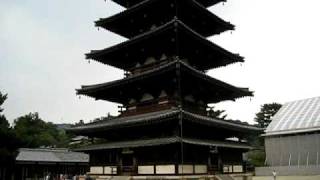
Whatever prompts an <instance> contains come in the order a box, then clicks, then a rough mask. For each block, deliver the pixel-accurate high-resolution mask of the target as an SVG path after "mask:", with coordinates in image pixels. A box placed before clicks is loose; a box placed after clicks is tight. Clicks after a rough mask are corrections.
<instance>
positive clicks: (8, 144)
mask: <svg viewBox="0 0 320 180" xmlns="http://www.w3.org/2000/svg"><path fill="white" fill-rule="evenodd" d="M6 99H7V95H6V94H5V95H3V94H2V93H1V92H0V142H1V143H0V167H1V168H2V169H4V171H6V177H3V176H2V178H4V179H9V178H10V177H9V176H10V174H11V173H12V171H13V167H14V160H15V155H16V150H17V149H18V147H19V146H20V144H21V143H20V141H19V139H18V138H17V137H16V136H15V133H14V131H13V130H12V128H11V127H10V124H9V122H8V121H7V119H6V117H5V115H4V114H2V112H3V108H2V105H3V103H4V102H5V101H6ZM0 178H1V177H0Z"/></svg>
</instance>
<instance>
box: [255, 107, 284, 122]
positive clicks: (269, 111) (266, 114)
mask: <svg viewBox="0 0 320 180" xmlns="http://www.w3.org/2000/svg"><path fill="white" fill-rule="evenodd" d="M281 106H282V105H281V104H279V103H270V104H264V105H262V106H261V108H260V111H259V112H258V113H257V114H256V117H255V118H254V121H256V122H257V123H258V126H259V127H261V128H266V127H267V126H268V125H269V124H270V122H271V118H272V117H273V116H274V115H275V114H276V113H277V112H278V110H279V109H280V108H281Z"/></svg>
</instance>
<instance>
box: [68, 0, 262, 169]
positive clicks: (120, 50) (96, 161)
mask: <svg viewBox="0 0 320 180" xmlns="http://www.w3.org/2000/svg"><path fill="white" fill-rule="evenodd" d="M221 1H223V0H145V1H142V0H114V2H117V3H119V4H120V5H122V6H124V7H126V8H128V9H127V10H125V11H123V12H121V13H119V14H116V15H114V16H112V17H109V18H104V19H100V20H98V21H96V26H98V27H102V28H105V29H107V30H110V31H112V32H115V33H117V34H120V35H122V36H124V37H127V38H130V39H129V40H127V41H125V42H123V43H121V44H118V45H115V46H112V47H109V48H106V49H102V50H94V51H91V52H90V53H88V54H86V57H87V58H88V59H93V60H96V61H98V62H101V63H103V64H108V65H111V66H114V67H117V68H120V69H123V70H124V71H125V78H124V79H120V80H117V81H112V82H107V83H102V84H97V85H89V86H82V87H81V89H77V94H78V95H86V96H90V97H93V98H95V99H96V100H106V101H111V102H115V103H119V104H122V106H121V107H120V115H119V116H118V117H116V118H114V119H108V120H104V121H99V122H94V123H89V124H85V125H82V126H77V127H73V128H71V129H69V130H68V131H69V132H72V133H75V134H77V135H83V136H88V137H90V138H99V139H104V142H103V143H99V144H92V145H89V146H86V147H81V148H79V149H77V150H78V151H83V152H87V153H89V154H90V159H91V160H90V166H91V171H90V173H91V174H97V175H102V174H104V175H108V174H109V175H110V174H112V175H159V174H161V175H164V174H165V175H179V174H210V173H222V172H224V173H232V172H243V171H244V168H243V164H242V163H243V162H242V153H243V152H246V151H248V150H249V149H250V148H251V147H250V146H248V144H247V143H246V141H245V138H246V136H247V135H249V134H251V133H259V132H260V131H261V129H259V128H256V127H253V126H250V125H248V124H246V123H241V122H236V121H226V120H221V119H217V118H214V117H210V116H209V114H208V111H207V110H208V106H207V105H208V104H210V103H217V102H220V101H224V100H235V99H237V98H240V97H245V96H252V92H251V91H249V90H248V89H247V88H239V87H235V86H233V85H230V84H227V83H225V82H223V81H220V80H218V79H215V78H212V77H210V76H208V75H206V74H205V72H206V71H207V70H210V69H212V68H217V67H222V66H226V65H228V64H232V63H236V62H243V57H241V56H239V55H238V54H234V53H231V52H229V51H227V50H225V49H223V48H221V47H219V46H218V45H216V44H214V43H212V42H210V41H208V40H207V39H206V37H208V36H212V35H215V34H218V33H221V32H224V31H226V30H233V29H234V26H233V25H232V24H230V23H228V22H226V21H224V20H222V19H220V18H219V17H217V16H216V15H214V14H212V13H211V12H209V11H208V10H207V9H206V7H208V6H211V5H214V4H216V3H219V2H221ZM230 138H234V139H237V141H231V140H229V139H230Z"/></svg>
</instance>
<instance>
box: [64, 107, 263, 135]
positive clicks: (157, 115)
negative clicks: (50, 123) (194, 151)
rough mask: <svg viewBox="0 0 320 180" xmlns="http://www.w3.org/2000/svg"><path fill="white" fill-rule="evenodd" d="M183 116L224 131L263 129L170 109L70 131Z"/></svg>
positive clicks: (257, 130) (102, 122)
mask: <svg viewBox="0 0 320 180" xmlns="http://www.w3.org/2000/svg"><path fill="white" fill-rule="evenodd" d="M179 114H180V115H182V117H183V119H185V120H189V121H193V122H195V123H200V124H206V125H209V126H214V127H221V128H224V129H233V130H235V131H241V132H251V131H253V132H261V131H262V129H260V128H257V127H255V126H251V125H248V124H244V123H238V122H235V121H228V120H219V119H214V118H211V117H207V116H202V115H198V114H194V113H190V112H187V111H184V110H179V109H176V108H174V109H169V110H163V111H157V112H152V113H145V114H141V115H134V116H127V117H119V118H114V119H111V120H105V121H98V122H95V123H89V124H85V125H82V126H76V127H73V128H70V129H68V131H69V132H75V133H77V134H81V133H82V132H91V131H92V132H97V131H103V130H107V129H114V128H120V127H128V126H137V125H141V124H151V123H159V122H162V121H168V120H171V119H174V118H177V117H178V115H179Z"/></svg>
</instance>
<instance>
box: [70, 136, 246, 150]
mask: <svg viewBox="0 0 320 180" xmlns="http://www.w3.org/2000/svg"><path fill="white" fill-rule="evenodd" d="M181 142H183V143H186V144H193V145H200V146H216V147H225V148H237V149H251V148H252V147H251V146H249V145H247V144H245V143H239V142H230V141H212V140H203V139H190V138H179V137H169V138H156V139H141V140H133V141H122V142H109V143H104V144H94V145H89V146H86V147H81V148H77V149H76V151H91V150H103V149H119V148H137V147H146V146H160V145H167V144H174V143H181Z"/></svg>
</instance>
